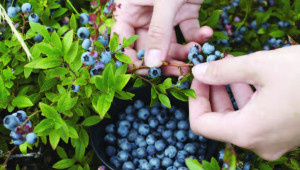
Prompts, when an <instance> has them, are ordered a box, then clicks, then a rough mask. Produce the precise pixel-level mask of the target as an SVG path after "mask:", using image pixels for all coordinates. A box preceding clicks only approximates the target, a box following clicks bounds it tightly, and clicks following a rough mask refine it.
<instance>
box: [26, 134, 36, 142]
mask: <svg viewBox="0 0 300 170" xmlns="http://www.w3.org/2000/svg"><path fill="white" fill-rule="evenodd" d="M36 139H37V136H36V134H35V133H28V134H27V135H26V141H27V142H28V143H29V144H34V143H35V142H36Z"/></svg>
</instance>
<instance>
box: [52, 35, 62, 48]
mask: <svg viewBox="0 0 300 170" xmlns="http://www.w3.org/2000/svg"><path fill="white" fill-rule="evenodd" d="M51 44H52V45H53V46H54V47H56V48H58V49H59V50H62V43H61V40H60V38H59V36H58V34H57V33H56V31H54V32H53V33H52V35H51Z"/></svg>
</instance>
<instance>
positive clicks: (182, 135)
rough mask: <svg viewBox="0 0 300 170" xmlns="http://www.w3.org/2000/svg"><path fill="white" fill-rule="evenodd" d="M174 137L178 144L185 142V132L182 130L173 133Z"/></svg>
mask: <svg viewBox="0 0 300 170" xmlns="http://www.w3.org/2000/svg"><path fill="white" fill-rule="evenodd" d="M175 137H176V139H177V140H178V141H180V142H185V141H186V140H187V132H186V131H184V130H179V131H177V132H176V133H175Z"/></svg>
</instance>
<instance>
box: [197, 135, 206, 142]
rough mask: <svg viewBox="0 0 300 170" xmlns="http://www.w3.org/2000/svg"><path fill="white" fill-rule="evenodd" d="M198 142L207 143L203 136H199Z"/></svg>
mask: <svg viewBox="0 0 300 170" xmlns="http://www.w3.org/2000/svg"><path fill="white" fill-rule="evenodd" d="M199 141H200V142H207V139H206V138H205V137H203V136H199Z"/></svg>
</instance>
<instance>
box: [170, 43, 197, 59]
mask: <svg viewBox="0 0 300 170" xmlns="http://www.w3.org/2000/svg"><path fill="white" fill-rule="evenodd" d="M195 45H197V46H198V47H199V49H200V50H201V46H200V45H199V44H198V43H195V42H190V43H188V44H186V45H181V44H178V43H172V44H171V46H170V50H169V52H168V56H170V57H171V58H172V59H175V60H180V61H186V60H187V58H188V54H189V51H190V48H191V47H192V46H195Z"/></svg>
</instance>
